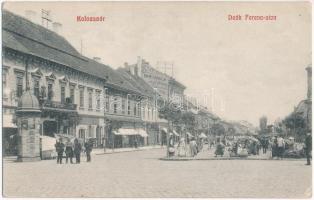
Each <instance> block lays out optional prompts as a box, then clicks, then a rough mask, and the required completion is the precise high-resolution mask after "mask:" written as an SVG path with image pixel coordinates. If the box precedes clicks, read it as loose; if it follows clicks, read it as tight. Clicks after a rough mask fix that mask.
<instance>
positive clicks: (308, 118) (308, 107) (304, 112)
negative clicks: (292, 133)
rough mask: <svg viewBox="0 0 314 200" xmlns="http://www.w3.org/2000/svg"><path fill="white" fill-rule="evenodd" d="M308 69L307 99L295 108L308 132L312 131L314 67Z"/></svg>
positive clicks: (310, 66)
mask: <svg viewBox="0 0 314 200" xmlns="http://www.w3.org/2000/svg"><path fill="white" fill-rule="evenodd" d="M305 69H306V72H307V98H306V99H304V100H302V101H301V102H300V103H299V104H298V106H297V107H296V108H295V111H294V112H295V113H296V114H298V115H300V116H302V118H303V119H304V121H305V128H306V131H310V132H311V131H312V65H309V66H308V67H307V68H305Z"/></svg>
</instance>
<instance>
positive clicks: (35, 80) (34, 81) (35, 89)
mask: <svg viewBox="0 0 314 200" xmlns="http://www.w3.org/2000/svg"><path fill="white" fill-rule="evenodd" d="M33 83H34V95H35V96H36V97H37V98H39V80H38V79H34V80H33Z"/></svg>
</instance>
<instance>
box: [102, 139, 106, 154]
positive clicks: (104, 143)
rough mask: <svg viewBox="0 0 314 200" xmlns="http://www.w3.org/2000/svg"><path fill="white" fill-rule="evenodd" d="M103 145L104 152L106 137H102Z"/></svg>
mask: <svg viewBox="0 0 314 200" xmlns="http://www.w3.org/2000/svg"><path fill="white" fill-rule="evenodd" d="M102 145H103V147H104V153H106V139H105V137H103V138H102Z"/></svg>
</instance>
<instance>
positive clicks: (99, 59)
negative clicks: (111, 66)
mask: <svg viewBox="0 0 314 200" xmlns="http://www.w3.org/2000/svg"><path fill="white" fill-rule="evenodd" d="M93 60H95V61H96V62H99V63H100V62H101V58H100V57H94V58H93Z"/></svg>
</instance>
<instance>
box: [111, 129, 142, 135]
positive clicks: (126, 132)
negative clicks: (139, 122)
mask: <svg viewBox="0 0 314 200" xmlns="http://www.w3.org/2000/svg"><path fill="white" fill-rule="evenodd" d="M113 134H115V135H138V130H136V129H132V128H120V129H119V130H118V131H113Z"/></svg>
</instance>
